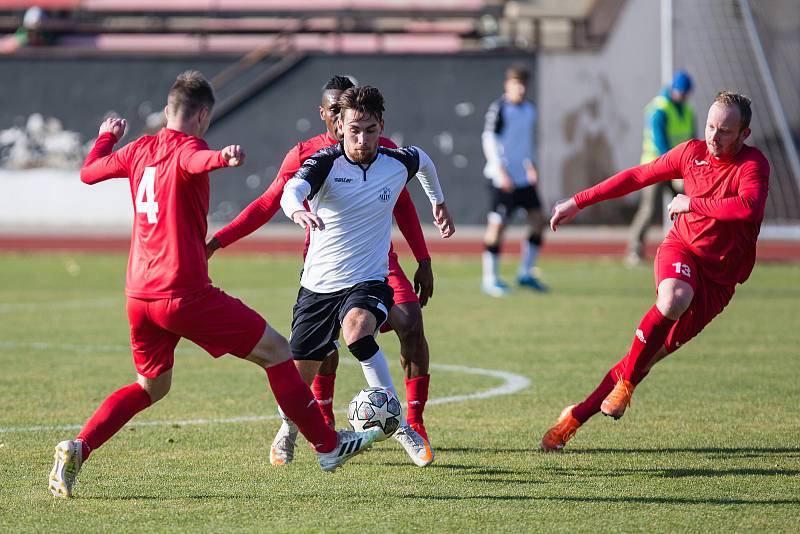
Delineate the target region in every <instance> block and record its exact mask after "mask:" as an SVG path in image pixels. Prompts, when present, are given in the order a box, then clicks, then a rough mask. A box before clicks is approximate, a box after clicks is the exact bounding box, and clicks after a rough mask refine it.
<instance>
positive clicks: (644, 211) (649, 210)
mask: <svg viewBox="0 0 800 534" xmlns="http://www.w3.org/2000/svg"><path fill="white" fill-rule="evenodd" d="M691 90H692V78H691V77H690V76H689V75H688V74H687V73H686V72H684V71H682V70H679V71H677V72H676V73H675V75H674V76H673V78H672V85H671V86H669V87H665V88H664V90H663V91H661V93H660V94H659V95H658V96H656V97H655V98H653V99H652V100H651V101H650V103H648V104H647V106H645V108H644V121H645V122H644V135H643V140H642V158H641V160H640V162H639V163H641V164H644V163H649V162H651V161H653V160H654V159H656V158H657V157H659V156H661V155H662V154H666V153H667V151H669V149H671V148H673V147H674V146H677V145H679V144H680V143H683V142H684V141H688V140H689V139H692V138H694V137H695V128H694V112H693V111H692V108H691V106H689V103H688V102H687V101H686V100H687V98H688V97H689V93H690V92H691ZM676 182H680V180H676ZM666 187H670V183H669V182H659V183H658V184H655V185H651V186H649V187H646V188H644V189H642V195H641V197H640V200H639V209H638V210H637V211H636V215H635V216H634V218H633V222H632V223H631V231H630V240H629V242H628V255H627V257H626V262H627V263H628V265H639V264H641V263H642V262H643V261H644V258H645V247H644V245H645V235H646V234H647V228H648V227H649V226H650V222H651V220H652V218H653V213H654V212H655V211H656V206H657V204H658V202H659V201H660V199H661V194H662V192H663V190H664V188H666ZM680 187H681V185H680V184H679V183H677V184H674V185H673V188H674V189H676V188H680ZM677 192H680V191H677Z"/></svg>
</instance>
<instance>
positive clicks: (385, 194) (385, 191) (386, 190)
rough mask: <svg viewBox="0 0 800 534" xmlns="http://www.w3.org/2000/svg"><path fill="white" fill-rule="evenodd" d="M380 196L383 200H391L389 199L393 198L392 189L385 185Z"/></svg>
mask: <svg viewBox="0 0 800 534" xmlns="http://www.w3.org/2000/svg"><path fill="white" fill-rule="evenodd" d="M378 198H379V199H381V202H389V199H390V198H392V190H391V189H389V188H388V187H384V188H383V189H381V192H380V194H379V195H378Z"/></svg>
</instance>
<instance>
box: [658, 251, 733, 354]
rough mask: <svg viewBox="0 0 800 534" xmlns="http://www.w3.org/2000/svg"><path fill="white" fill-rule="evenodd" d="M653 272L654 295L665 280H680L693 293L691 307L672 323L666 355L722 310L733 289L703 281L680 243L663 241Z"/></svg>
mask: <svg viewBox="0 0 800 534" xmlns="http://www.w3.org/2000/svg"><path fill="white" fill-rule="evenodd" d="M654 271H655V279H656V292H658V285H659V284H660V283H661V281H662V280H665V279H667V278H677V279H678V280H683V281H684V282H686V283H688V284H689V285H690V286H692V289H693V290H694V297H693V298H692V303H691V304H689V308H688V309H687V310H686V311H685V312H684V314H683V315H681V317H680V319H678V320H677V321H676V322H675V325H674V326H673V327H672V330H670V332H669V335H668V336H667V340H666V341H665V342H664V346H665V347H666V348H667V351H668V352H675V351H676V350H678V348H680V347H681V346H682V345H684V344H686V343H687V342H688V341H689V340H690V339H692V338H693V337H694V336H696V335H697V334H699V333H700V332H701V331H702V330H703V328H705V327H706V325H707V324H708V323H710V322H711V320H712V319H713V318H714V317H716V316H717V315H719V314H720V312H722V310H724V309H725V306H727V305H728V303H729V302H730V301H731V298H732V297H733V293H734V290H735V286H724V285H719V284H715V283H713V282H710V281H708V280H705V279H704V278H703V274H702V266H699V265H698V262H697V258H696V256H695V255H694V254H692V252H691V251H689V250H688V249H687V248H686V247H684V246H683V245H681V244H680V243H675V242H673V241H665V242H663V243H662V244H661V246H659V247H658V251H657V252H656V259H655V264H654Z"/></svg>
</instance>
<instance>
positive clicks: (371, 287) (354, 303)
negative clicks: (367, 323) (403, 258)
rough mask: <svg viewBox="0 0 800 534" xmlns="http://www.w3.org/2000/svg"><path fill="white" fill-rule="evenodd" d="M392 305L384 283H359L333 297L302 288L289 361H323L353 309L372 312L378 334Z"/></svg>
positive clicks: (391, 296)
mask: <svg viewBox="0 0 800 534" xmlns="http://www.w3.org/2000/svg"><path fill="white" fill-rule="evenodd" d="M393 305H394V290H393V289H392V288H391V287H389V284H387V283H386V281H380V282H379V281H368V282H361V283H359V284H356V285H354V286H353V287H351V288H348V289H342V290H341V291H336V292H334V293H314V292H313V291H309V290H308V289H306V288H304V287H301V288H300V291H299V292H298V294H297V303H296V304H295V305H294V309H293V311H292V336H291V338H290V341H289V342H290V344H291V346H292V357H293V358H294V359H295V360H315V361H322V360H323V359H325V356H327V355H328V354H330V352H331V351H332V350H334V349H335V348H336V344H335V342H336V340H337V339H338V338H339V330H340V328H341V324H342V321H343V320H344V318H345V316H346V315H347V312H349V311H350V310H351V309H353V308H361V309H363V310H368V311H370V312H372V314H373V315H374V316H375V319H376V320H377V327H376V330H377V329H378V328H380V327H381V325H382V324H383V323H384V322H385V321H386V319H387V317H388V316H389V310H390V309H391V308H392V306H393Z"/></svg>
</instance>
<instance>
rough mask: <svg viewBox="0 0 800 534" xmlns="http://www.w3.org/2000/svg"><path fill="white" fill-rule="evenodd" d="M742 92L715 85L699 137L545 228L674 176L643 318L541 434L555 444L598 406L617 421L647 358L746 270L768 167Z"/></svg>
mask: <svg viewBox="0 0 800 534" xmlns="http://www.w3.org/2000/svg"><path fill="white" fill-rule="evenodd" d="M751 115H752V112H751V110H750V99H749V98H747V97H745V96H742V95H738V94H733V93H729V92H721V93H719V94H718V95H717V97H716V99H715V100H714V103H713V104H712V105H711V108H710V109H709V111H708V119H707V121H706V133H705V142H703V141H698V140H691V141H687V142H685V143H682V144H680V145H678V146H676V147H675V148H673V149H672V150H670V151H669V152H667V153H666V154H664V155H663V156H661V157H659V158H658V159H656V160H655V161H653V162H651V163H647V164H645V165H641V166H638V167H634V168H632V169H628V170H626V171H622V172H621V173H619V174H616V175H615V176H612V177H611V178H609V179H607V180H605V181H604V182H601V183H599V184H597V185H595V186H594V187H591V188H589V189H587V190H585V191H581V192H580V193H578V194H577V195H575V196H574V197H572V198H571V199H569V200H565V201H562V202H559V203H558V204H557V205H556V207H555V209H554V214H553V217H552V219H551V220H550V226H551V228H552V229H553V231H555V230H556V228H557V227H558V226H559V225H560V224H562V223H568V222H569V221H571V220H572V219H573V218H574V217H575V215H577V213H578V211H580V210H581V209H582V208H585V207H586V206H590V205H592V204H594V203H596V202H600V201H602V200H607V199H610V198H617V197H620V196H622V195H626V194H628V193H630V192H632V191H636V190H637V189H641V188H642V187H646V186H648V185H652V184H655V183H657V182H660V181H665V180H671V179H675V178H683V180H684V184H685V194H680V195H677V196H675V198H673V199H672V202H670V204H669V207H668V209H669V215H670V217H671V218H673V219H674V220H675V225H674V226H673V227H672V229H671V230H670V232H669V234H667V237H666V238H665V239H664V241H663V242H662V243H661V246H660V247H659V249H658V252H657V254H656V259H655V265H654V267H655V281H656V303H655V305H654V306H653V307H652V308H650V310H649V311H648V312H647V313H646V314H645V316H644V317H643V318H642V321H641V323H639V326H638V327H637V329H636V333H635V336H634V338H633V344H632V345H631V348H630V350H629V351H628V353H627V354H626V355H625V357H623V358H622V359H621V360H620V361H619V362H617V364H616V365H615V366H614V367H612V368H611V370H610V371H609V372H608V374H606V376H605V378H603V380H602V382H600V385H599V386H598V387H597V389H595V390H594V391H593V392H592V393H591V394H590V395H589V396H588V397H587V398H586V400H584V401H583V402H582V403H580V404H576V405H572V406H567V407H566V408H565V409H564V410H563V411H562V412H561V415H560V416H559V418H558V421H557V422H556V424H555V425H554V426H553V427H552V428H550V429H549V430H548V431H547V433H545V435H544V437H543V438H542V441H541V444H540V446H541V448H542V449H543V450H546V451H551V450H559V449H561V448H563V447H564V445H565V444H566V443H567V441H568V440H569V439H570V438H571V437H572V436H573V435H574V434H575V432H576V431H577V429H578V427H580V426H581V425H582V424H583V423H584V422H586V420H588V419H589V418H590V417H591V416H593V415H594V414H596V413H597V412H599V411H600V412H603V414H604V415H608V416H610V417H613V418H614V419H619V418H620V417H622V415H623V414H624V413H625V409H626V408H627V406H628V404H629V403H630V400H631V395H632V394H633V390H634V388H635V387H636V386H637V385H638V384H639V383H640V382H641V381H642V379H644V377H645V376H647V373H648V372H649V371H650V369H651V368H652V367H653V365H654V364H655V363H656V362H658V361H659V360H661V359H662V358H664V357H665V356H667V355H668V354H670V353H672V352H674V351H676V350H677V349H678V348H679V347H681V346H683V345H685V344H686V342H688V341H689V340H690V339H692V338H693V337H694V336H696V335H697V334H699V333H700V331H701V330H702V329H703V328H704V327H705V326H706V325H707V324H708V323H709V322H711V320H712V319H713V318H714V317H715V316H716V315H718V314H719V313H720V312H722V310H723V309H724V308H725V306H726V305H727V304H728V302H730V300H731V297H733V293H734V290H735V288H736V284H741V283H744V281H745V280H747V278H748V277H749V276H750V273H751V271H752V270H753V265H754V264H755V258H756V239H757V238H758V233H759V230H760V228H761V221H762V220H763V218H764V207H765V205H766V201H767V191H768V182H769V164H768V163H767V160H766V159H765V158H764V156H763V154H762V153H761V152H760V151H759V150H758V149H756V148H753V147H750V146H747V145H745V144H744V141H745V139H747V137H748V136H749V135H750V128H749V125H750V118H751Z"/></svg>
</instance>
